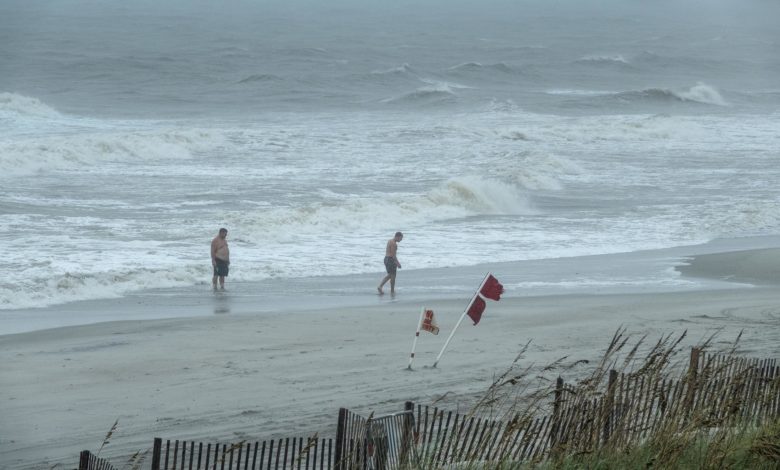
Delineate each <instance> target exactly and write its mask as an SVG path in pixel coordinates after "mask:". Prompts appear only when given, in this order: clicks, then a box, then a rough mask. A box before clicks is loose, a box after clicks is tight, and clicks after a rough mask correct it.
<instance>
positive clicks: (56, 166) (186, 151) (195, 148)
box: [0, 130, 225, 175]
mask: <svg viewBox="0 0 780 470" xmlns="http://www.w3.org/2000/svg"><path fill="white" fill-rule="evenodd" d="M224 145H225V140H224V136H223V135H222V134H220V133H218V132H211V131H200V130H167V131H166V130H160V131H138V132H117V133H106V132H95V133H91V134H90V133H86V134H85V133H79V134H75V135H55V136H48V137H35V138H27V139H15V140H9V141H5V142H2V143H0V171H2V172H4V173H6V174H14V175H29V174H34V173H37V172H41V171H47V170H75V169H79V168H84V167H89V166H92V165H100V164H103V163H108V162H125V163H133V162H143V161H167V160H182V159H187V158H190V157H191V156H192V154H193V153H194V152H202V151H205V150H208V149H213V148H218V147H222V146H224Z"/></svg>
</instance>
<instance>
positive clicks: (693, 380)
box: [685, 347, 701, 413]
mask: <svg viewBox="0 0 780 470" xmlns="http://www.w3.org/2000/svg"><path fill="white" fill-rule="evenodd" d="M700 353H701V349H700V348H697V347H693V348H691V359H690V362H689V363H688V390H687V392H686V394H685V411H686V413H690V412H691V411H692V410H691V407H692V406H693V402H694V398H695V396H696V389H697V388H698V381H699V354H700Z"/></svg>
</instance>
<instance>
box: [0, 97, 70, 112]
mask: <svg viewBox="0 0 780 470" xmlns="http://www.w3.org/2000/svg"><path fill="white" fill-rule="evenodd" d="M3 115H6V116H9V117H14V115H16V116H27V117H39V118H41V117H42V118H47V117H48V118H51V117H61V116H62V115H61V114H60V113H59V112H58V111H57V110H55V109H54V108H52V107H50V106H47V105H46V104H44V103H43V102H41V101H40V100H39V99H37V98H30V97H27V96H22V95H17V94H15V93H6V92H3V93H0V118H2V117H3Z"/></svg>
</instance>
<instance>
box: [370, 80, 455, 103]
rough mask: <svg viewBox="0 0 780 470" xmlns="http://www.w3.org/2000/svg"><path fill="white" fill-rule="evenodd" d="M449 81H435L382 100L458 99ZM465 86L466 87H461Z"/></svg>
mask: <svg viewBox="0 0 780 470" xmlns="http://www.w3.org/2000/svg"><path fill="white" fill-rule="evenodd" d="M453 88H455V87H453V86H452V85H451V84H449V83H435V84H431V85H427V86H423V87H420V88H417V89H416V90H414V91H412V92H409V93H405V94H403V95H400V96H397V97H394V98H388V99H385V100H382V102H383V103H388V104H425V105H434V104H447V103H453V102H455V101H457V99H458V95H457V93H455V91H454V90H453ZM460 88H464V87H460Z"/></svg>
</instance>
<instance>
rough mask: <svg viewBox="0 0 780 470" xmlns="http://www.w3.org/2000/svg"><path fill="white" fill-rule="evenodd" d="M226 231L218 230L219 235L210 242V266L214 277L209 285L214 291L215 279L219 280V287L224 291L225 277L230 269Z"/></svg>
mask: <svg viewBox="0 0 780 470" xmlns="http://www.w3.org/2000/svg"><path fill="white" fill-rule="evenodd" d="M226 238H227V229H226V228H221V229H219V235H217V236H216V237H214V239H213V240H211V266H213V267H214V277H213V278H212V279H211V284H212V285H213V286H214V290H217V278H219V286H220V287H221V288H222V289H223V290H224V289H225V277H226V276H227V275H228V269H229V267H230V249H228V244H227V240H226Z"/></svg>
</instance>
